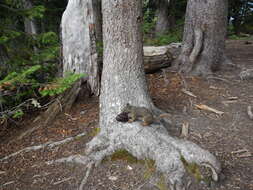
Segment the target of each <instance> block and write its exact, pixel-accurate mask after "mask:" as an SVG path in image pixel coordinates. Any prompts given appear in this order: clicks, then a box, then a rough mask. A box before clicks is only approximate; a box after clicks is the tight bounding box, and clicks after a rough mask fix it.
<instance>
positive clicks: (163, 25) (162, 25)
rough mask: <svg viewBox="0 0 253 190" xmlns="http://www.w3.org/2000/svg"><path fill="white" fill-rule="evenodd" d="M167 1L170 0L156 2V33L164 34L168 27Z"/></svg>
mask: <svg viewBox="0 0 253 190" xmlns="http://www.w3.org/2000/svg"><path fill="white" fill-rule="evenodd" d="M169 2H170V0H158V2H157V11H156V15H157V22H156V28H155V32H156V34H165V33H167V32H168V31H169V29H170V22H169Z"/></svg>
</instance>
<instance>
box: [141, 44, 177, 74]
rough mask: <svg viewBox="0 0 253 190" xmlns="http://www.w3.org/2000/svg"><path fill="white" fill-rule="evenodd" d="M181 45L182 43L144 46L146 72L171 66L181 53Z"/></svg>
mask: <svg viewBox="0 0 253 190" xmlns="http://www.w3.org/2000/svg"><path fill="white" fill-rule="evenodd" d="M180 47H181V43H171V44H169V45H166V46H145V47H143V52H144V69H145V73H146V74H149V73H154V72H156V71H158V70H160V69H162V68H166V67H170V66H171V63H172V61H173V60H174V59H175V58H176V57H177V56H178V55H179V53H180Z"/></svg>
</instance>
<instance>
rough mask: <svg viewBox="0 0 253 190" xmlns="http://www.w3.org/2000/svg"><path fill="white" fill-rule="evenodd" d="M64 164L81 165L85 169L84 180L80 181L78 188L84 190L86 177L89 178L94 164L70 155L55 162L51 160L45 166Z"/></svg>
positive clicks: (88, 160)
mask: <svg viewBox="0 0 253 190" xmlns="http://www.w3.org/2000/svg"><path fill="white" fill-rule="evenodd" d="M66 162H68V163H73V164H82V165H84V166H86V167H87V170H86V174H85V176H84V178H83V179H82V181H81V184H80V186H79V188H78V189H79V190H84V186H85V184H86V183H87V180H88V177H89V176H90V172H91V171H92V169H93V168H94V162H93V161H92V160H90V158H89V157H87V156H82V155H79V154H78V155H71V156H69V157H65V158H60V159H57V160H51V161H48V162H46V164H48V165H51V164H55V163H66Z"/></svg>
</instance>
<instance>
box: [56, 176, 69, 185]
mask: <svg viewBox="0 0 253 190" xmlns="http://www.w3.org/2000/svg"><path fill="white" fill-rule="evenodd" d="M71 179H73V177H68V178H65V179H63V180H61V181H57V182H54V183H53V185H58V184H60V183H63V182H66V181H69V180H71Z"/></svg>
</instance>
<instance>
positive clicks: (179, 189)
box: [86, 0, 221, 190]
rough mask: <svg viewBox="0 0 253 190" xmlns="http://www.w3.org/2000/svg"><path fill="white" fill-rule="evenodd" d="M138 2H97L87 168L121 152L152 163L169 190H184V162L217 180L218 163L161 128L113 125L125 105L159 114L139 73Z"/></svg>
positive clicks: (140, 41) (140, 72)
mask: <svg viewBox="0 0 253 190" xmlns="http://www.w3.org/2000/svg"><path fill="white" fill-rule="evenodd" d="M141 5H142V3H141V1H140V0H132V1H125V0H106V1H102V12H103V18H104V19H103V31H104V39H103V40H104V67H103V72H102V80H101V81H102V84H101V85H102V86H101V95H100V117H99V118H100V122H99V125H100V128H101V130H100V133H99V134H98V135H97V136H96V137H95V138H93V140H92V141H90V142H89V143H88V144H87V146H86V155H87V156H88V157H89V159H90V161H91V163H96V164H99V163H100V162H101V161H102V159H103V158H104V157H105V156H108V155H110V154H112V153H114V152H115V151H117V150H120V149H125V150H127V151H128V152H129V153H131V154H132V155H133V156H135V157H137V158H138V159H152V160H154V161H155V165H156V168H157V170H158V171H159V172H161V173H162V174H163V175H164V177H165V179H166V183H168V185H169V186H170V188H171V190H183V189H184V188H185V187H186V185H185V184H186V179H187V178H186V169H185V168H184V163H183V161H182V158H184V159H185V160H186V161H187V162H188V163H197V164H198V165H204V166H207V167H209V168H211V170H212V177H213V179H214V180H217V179H218V173H219V172H220V170H221V168H220V163H219V162H218V161H217V159H216V158H215V157H214V156H213V155H212V154H211V153H209V152H208V151H206V150H203V149H202V148H200V147H199V146H197V145H196V144H194V143H192V142H189V141H186V140H181V139H177V138H175V137H171V136H170V135H169V134H168V132H167V130H166V129H165V126H164V125H163V124H162V123H160V124H152V125H150V126H148V127H143V126H142V125H141V124H140V122H134V123H121V122H117V121H116V120H115V118H116V116H117V115H118V114H119V113H120V112H121V110H122V108H123V107H124V106H125V105H126V104H127V103H130V104H132V105H135V106H144V107H146V108H148V109H150V110H152V112H153V114H158V113H161V111H159V110H158V109H157V108H155V106H154V105H153V103H152V101H151V98H150V96H149V93H148V88H147V83H146V79H145V75H144V68H143V48H142V35H141V23H142V12H141V10H142V9H141Z"/></svg>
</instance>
